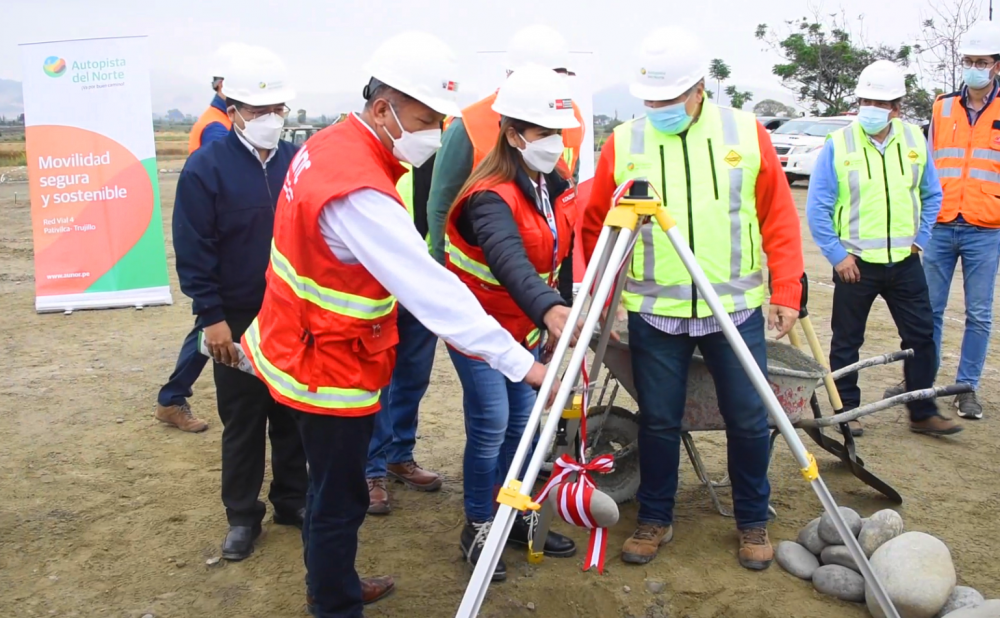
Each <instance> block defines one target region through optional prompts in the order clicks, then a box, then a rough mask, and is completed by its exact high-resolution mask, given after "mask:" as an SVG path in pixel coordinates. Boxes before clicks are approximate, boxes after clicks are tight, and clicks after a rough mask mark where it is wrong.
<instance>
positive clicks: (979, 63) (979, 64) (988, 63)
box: [962, 58, 996, 69]
mask: <svg viewBox="0 0 1000 618" xmlns="http://www.w3.org/2000/svg"><path fill="white" fill-rule="evenodd" d="M994 64H996V61H995V60H976V61H973V60H972V59H971V58H963V59H962V66H963V67H965V68H966V69H971V68H972V67H976V68H977V69H988V68H990V67H992V66H993V65H994Z"/></svg>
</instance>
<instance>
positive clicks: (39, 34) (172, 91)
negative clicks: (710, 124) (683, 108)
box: [0, 0, 987, 112]
mask: <svg viewBox="0 0 1000 618" xmlns="http://www.w3.org/2000/svg"><path fill="white" fill-rule="evenodd" d="M928 1H935V2H939V3H946V2H951V0H884V1H881V2H880V1H876V0H823V1H822V2H812V1H811V0H693V1H685V2H681V1H679V0H634V1H633V2H618V1H616V0H573V1H567V0H430V1H414V0H361V1H356V0H333V1H329V0H322V1H321V0H296V1H291V2H268V1H266V0H238V1H231V2H207V1H206V0H144V1H137V0H2V5H3V6H2V9H0V16H2V17H0V19H2V23H3V26H2V28H3V35H2V36H0V78H6V79H15V80H20V79H21V67H20V58H19V54H18V50H17V44H18V43H28V42H37V41H52V40H61V39H73V38H92V37H107V36H117V35H133V34H145V35H148V36H149V40H150V51H151V54H152V67H153V91H154V96H153V100H154V108H157V109H156V110H155V111H165V109H160V108H162V107H164V106H167V105H174V104H176V105H177V106H191V105H192V103H191V101H196V100H197V101H198V103H197V104H196V105H195V106H196V108H197V107H203V106H204V104H205V103H207V100H205V101H203V99H207V98H208V96H210V92H209V93H208V96H206V95H205V94H204V93H205V90H206V86H205V84H206V81H207V80H208V79H209V75H210V73H211V68H210V67H209V66H206V63H205V59H207V58H210V57H211V55H212V52H213V51H214V50H215V49H216V48H217V47H218V46H219V45H220V44H221V43H224V42H227V41H243V42H247V43H255V44H260V45H264V46H267V47H270V48H272V49H273V50H274V51H275V52H277V53H278V54H279V55H280V56H282V57H283V58H284V59H285V61H286V62H287V63H288V65H289V67H290V70H291V72H292V79H293V82H294V83H295V86H296V87H297V89H298V90H299V91H300V92H303V93H306V94H309V95H312V94H318V93H349V94H350V95H352V96H353V95H354V93H360V89H361V87H362V85H363V84H364V82H365V79H366V76H365V75H364V74H363V72H362V70H361V65H362V64H363V63H364V61H365V60H366V59H367V57H368V56H369V55H370V53H371V52H372V51H373V50H374V48H375V47H376V46H377V45H378V44H379V43H380V42H381V41H382V40H384V39H385V38H387V37H388V36H391V35H392V34H395V33H397V32H400V31H402V30H406V29H420V30H427V31H429V32H432V33H434V34H436V35H438V36H440V37H442V38H443V39H444V40H445V41H447V42H448V43H449V44H450V45H452V46H453V48H454V49H455V50H456V51H457V52H458V53H459V54H460V57H461V58H462V60H463V63H464V69H465V70H464V75H463V76H462V82H463V85H462V89H463V90H464V92H465V95H466V96H467V97H468V96H472V95H473V94H476V95H478V94H481V93H482V92H485V91H487V90H489V89H490V88H492V87H494V86H495V85H496V82H497V80H498V79H499V76H500V72H499V65H498V63H499V61H500V58H501V57H502V56H500V55H489V56H487V55H482V54H477V53H476V52H480V51H487V50H503V49H504V48H505V47H506V43H507V40H508V38H509V37H510V35H511V34H512V33H513V32H514V31H515V30H516V29H517V28H518V27H520V26H524V25H527V24H530V23H532V22H539V23H545V24H548V25H551V26H553V27H556V28H558V29H559V30H561V31H562V32H563V33H564V35H565V36H566V38H567V39H568V40H569V42H570V45H571V48H572V49H573V50H579V51H589V52H592V55H591V56H578V58H580V59H581V62H580V64H581V66H580V67H579V69H580V71H579V72H580V74H581V77H582V78H589V80H590V82H591V83H592V85H593V87H594V89H595V90H596V89H601V88H603V87H606V86H609V85H612V84H615V83H618V82H623V81H625V79H624V74H625V72H626V71H627V69H628V64H627V63H628V61H629V59H630V56H631V55H632V53H633V51H634V47H635V45H636V44H637V43H638V41H639V40H641V39H642V37H643V36H644V35H645V34H646V33H647V32H649V31H650V30H652V29H653V28H655V27H658V26H663V25H668V24H676V25H679V26H681V27H684V28H688V29H690V30H692V31H693V32H695V33H696V34H698V35H699V36H700V37H701V38H702V39H703V40H704V42H705V45H706V48H707V49H708V51H709V54H710V57H713V58H715V57H718V58H722V59H724V60H725V61H726V62H727V63H728V64H729V65H730V66H731V67H732V78H731V80H730V82H729V83H732V84H735V85H737V86H738V87H740V89H742V90H751V91H755V92H759V93H763V94H765V95H767V96H771V95H781V94H782V93H783V92H785V93H786V94H784V98H785V100H786V101H787V102H791V101H792V100H793V98H792V97H791V95H789V94H787V91H783V89H782V88H781V86H780V82H779V81H778V80H777V79H776V78H775V77H774V76H773V75H772V74H771V67H772V66H773V65H774V64H775V62H776V61H778V56H777V55H776V54H774V53H773V52H771V51H767V50H765V49H764V46H763V45H762V43H761V42H760V41H757V40H756V39H754V30H755V28H756V26H757V24H760V23H767V24H771V25H779V26H780V25H782V22H783V21H784V20H787V19H795V18H798V17H801V16H803V15H806V14H809V13H811V11H810V7H812V6H818V7H820V11H821V12H822V13H834V12H839V11H841V10H843V11H845V12H846V14H847V15H848V16H849V17H851V18H855V17H857V16H860V15H863V16H864V26H865V31H866V36H867V39H868V40H869V41H878V42H885V43H891V44H894V45H896V44H899V43H901V42H908V41H913V40H914V39H915V37H916V35H917V34H918V33H919V30H920V28H919V25H920V21H921V16H922V15H925V14H927V12H928V11H927V7H928ZM982 1H983V5H984V7H985V5H986V2H987V0H982ZM361 7H364V8H361ZM431 7H433V8H431ZM984 15H985V9H984ZM854 23H855V26H856V25H857V22H854ZM359 96H360V95H359ZM313 98H315V97H310V102H311V101H312V99H313ZM761 98H764V97H762V96H759V95H758V96H757V97H755V100H758V101H759V100H760V99H761ZM331 99H332V97H331ZM185 111H188V110H185ZM190 111H195V112H197V111H198V110H197V109H194V110H190ZM323 111H327V110H323ZM330 111H333V110H330Z"/></svg>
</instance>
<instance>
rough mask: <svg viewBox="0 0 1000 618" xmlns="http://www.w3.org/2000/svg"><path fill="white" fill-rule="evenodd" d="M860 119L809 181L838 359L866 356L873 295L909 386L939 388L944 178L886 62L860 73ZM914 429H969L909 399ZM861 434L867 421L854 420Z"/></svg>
mask: <svg viewBox="0 0 1000 618" xmlns="http://www.w3.org/2000/svg"><path fill="white" fill-rule="evenodd" d="M855 95H856V96H857V97H858V105H859V106H860V110H859V112H858V117H857V120H856V121H855V122H853V123H851V124H850V125H849V126H847V127H844V128H843V129H840V130H839V131H836V132H834V133H832V134H831V135H830V137H829V138H828V140H827V142H826V145H825V146H824V148H823V151H822V152H821V153H820V155H819V157H818V158H817V160H816V167H815V172H814V174H813V176H812V178H811V179H810V180H809V198H808V203H807V205H806V215H807V217H808V219H809V228H810V230H811V231H812V235H813V239H815V241H816V244H817V245H819V247H820V250H821V251H822V252H823V255H824V256H826V258H827V259H828V260H829V261H830V263H831V264H833V267H834V273H833V282H834V286H835V289H834V293H833V315H832V317H831V320H830V325H831V328H832V330H833V338H832V340H831V342H830V367H831V369H832V370H833V371H836V370H838V369H841V368H843V367H846V366H848V365H851V364H854V363H856V362H858V351H859V350H860V349H861V344H863V343H864V340H865V326H866V324H867V322H868V314H869V312H870V311H871V307H872V303H873V302H875V298H876V297H877V296H881V297H882V298H883V299H884V300H885V302H886V304H887V305H888V306H889V311H890V313H892V317H893V320H894V321H895V322H896V328H898V329H899V334H900V336H901V337H902V339H903V348H912V349H913V353H914V356H913V358H912V359H909V360H907V361H906V362H905V365H904V370H903V372H904V375H905V377H906V390H908V391H910V390H917V389H923V388H931V387H932V386H934V373H935V370H936V364H937V361H936V358H937V357H936V354H937V352H936V347H935V345H934V322H933V313H932V311H931V305H930V297H929V296H928V292H927V280H926V278H925V277H924V269H923V266H922V265H921V264H920V256H919V252H920V250H921V248H922V247H925V246H927V243H928V242H929V241H930V237H931V228H932V227H933V225H934V220H935V219H936V218H937V214H938V211H939V210H940V208H941V195H942V193H941V185H940V183H939V182H938V178H937V174H936V172H935V169H934V162H933V161H931V160H930V157H929V156H928V151H927V142H926V140H925V139H924V135H923V133H922V132H921V130H920V128H919V127H916V126H914V125H911V124H907V123H904V122H903V121H902V120H900V119H899V114H900V103H901V102H902V99H903V97H904V96H905V95H906V78H905V76H904V75H903V72H902V71H901V70H900V69H899V68H898V67H897V66H896V65H895V64H893V63H892V62H890V61H888V60H880V61H878V62H875V63H874V64H871V65H869V66H868V67H867V68H865V70H864V71H862V72H861V75H860V77H859V78H858V86H857V89H856V90H855ZM837 390H839V391H840V397H841V399H842V400H843V402H844V410H853V409H854V408H857V407H858V406H860V405H861V389H859V388H858V374H857V373H852V374H848V375H846V376H844V377H842V378H840V379H839V380H837ZM907 407H908V408H909V411H910V430H911V431H913V432H916V433H927V434H935V435H947V434H953V433H958V432H959V431H961V430H962V428H961V427H960V426H959V425H958V424H956V423H955V422H954V421H953V420H950V419H946V418H944V417H942V416H941V415H940V413H939V412H938V408H937V404H936V403H935V402H934V400H933V399H924V400H920V401H913V402H910V403H908V404H907ZM852 431H853V432H854V433H855V434H857V433H858V432H859V431H860V427H852Z"/></svg>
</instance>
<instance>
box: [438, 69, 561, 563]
mask: <svg viewBox="0 0 1000 618" xmlns="http://www.w3.org/2000/svg"><path fill="white" fill-rule="evenodd" d="M493 110H494V111H495V112H496V113H498V114H500V116H501V123H500V134H499V136H498V138H497V141H496V143H495V145H494V146H493V150H491V151H490V153H489V154H488V155H487V156H486V158H485V159H484V160H483V162H482V163H481V164H480V165H479V166H478V167H477V168H476V169H475V171H473V173H472V175H471V176H470V177H469V179H468V180H467V181H466V183H465V186H464V187H462V189H461V190H460V191H459V197H458V199H456V201H455V203H454V204H453V205H452V207H451V209H450V211H449V213H448V218H447V227H446V236H445V245H446V266H447V268H448V269H449V270H451V271H452V272H453V273H455V274H456V275H457V276H458V278H459V279H461V281H462V282H463V283H465V284H466V285H467V286H469V289H470V290H471V291H472V293H473V294H474V295H475V296H476V298H477V299H479V302H480V303H481V304H482V306H483V309H485V310H486V313H488V314H489V315H491V316H493V317H494V318H496V320H497V322H499V323H500V325H501V326H503V327H504V328H505V329H507V331H508V332H510V334H511V335H513V337H514V339H515V340H516V341H520V342H521V343H522V345H523V346H524V347H525V348H527V349H529V350H532V351H533V353H534V354H536V358H537V355H538V353H539V349H540V347H541V346H540V344H541V341H542V336H541V335H542V331H543V330H546V331H548V334H549V336H550V337H551V338H552V340H553V341H554V340H555V339H557V338H558V337H559V336H560V335H561V334H562V331H563V329H564V328H565V326H566V321H567V319H568V317H569V312H570V308H569V307H568V304H569V302H570V301H571V298H572V285H573V277H572V272H571V269H572V258H571V251H570V250H571V244H572V237H573V223H574V222H573V218H574V216H575V213H576V208H575V198H576V196H575V193H574V191H573V190H572V189H571V188H570V183H569V182H568V180H567V179H566V178H564V177H563V175H561V174H560V173H559V172H557V171H556V163H557V162H558V161H559V160H560V158H561V157H562V154H563V142H562V135H561V131H562V129H571V128H575V127H578V126H579V121H578V120H577V119H576V117H575V115H574V113H573V101H572V100H571V97H570V90H569V88H568V85H567V82H566V80H565V79H564V78H562V77H560V76H559V75H557V74H556V73H554V72H552V71H550V70H548V69H543V68H540V67H539V68H537V70H536V69H535V68H528V69H523V70H519V71H517V72H515V73H514V74H512V75H511V76H510V77H509V78H508V79H507V81H506V82H505V83H504V85H503V86H502V87H501V88H500V92H499V93H498V95H497V98H496V101H495V102H494V104H493ZM560 274H561V275H562V277H560ZM560 290H561V291H562V293H560ZM448 351H449V353H450V354H451V358H452V362H453V363H454V364H455V369H456V371H457V372H458V376H459V378H460V379H461V381H462V388H463V390H464V409H465V433H466V446H465V459H464V467H465V474H464V490H465V515H466V520H467V521H466V525H465V527H464V529H463V530H462V536H461V548H462V552H463V554H464V555H465V556H466V558H467V559H468V561H469V562H470V564H473V565H475V563H476V562H477V561H478V559H479V554H480V552H481V551H482V548H483V544H484V542H485V541H486V537H487V535H488V534H489V530H490V526H491V523H492V519H493V507H494V500H493V498H494V495H495V494H494V488H495V487H496V486H498V485H500V484H502V483H503V481H504V478H505V477H506V475H507V471H508V468H509V467H510V464H511V460H512V459H513V457H514V453H515V451H516V450H517V445H518V443H519V442H520V439H521V435H522V433H523V432H524V430H525V426H526V425H527V422H528V417H529V416H530V415H531V409H532V407H533V406H534V403H535V397H536V392H535V390H534V389H532V388H531V387H530V386H528V385H525V384H519V383H514V382H511V381H510V380H508V379H507V378H505V377H504V376H503V375H502V374H501V373H500V372H499V371H497V370H495V369H491V368H490V366H489V365H488V364H487V363H486V362H485V361H483V360H481V359H479V358H475V357H471V356H468V355H465V354H462V353H461V352H459V351H458V350H456V349H454V348H453V347H451V346H449V348H448ZM530 525H531V524H530V521H529V519H528V518H527V517H518V518H517V519H516V521H515V524H514V527H513V529H512V530H511V533H510V536H509V538H508V542H511V543H515V544H520V545H525V546H526V545H527V544H528V538H529V527H530ZM544 551H545V554H546V555H549V556H557V557H569V556H572V555H573V554H574V553H575V552H576V546H575V545H574V543H573V541H571V540H570V539H568V538H566V537H564V536H562V535H559V534H555V533H553V532H550V533H549V536H548V538H547V539H546V541H545V547H544ZM505 578H506V566H505V565H504V563H503V561H502V560H501V561H500V562H499V563H498V564H497V568H496V571H495V572H494V575H493V580H494V581H502V580H503V579H505Z"/></svg>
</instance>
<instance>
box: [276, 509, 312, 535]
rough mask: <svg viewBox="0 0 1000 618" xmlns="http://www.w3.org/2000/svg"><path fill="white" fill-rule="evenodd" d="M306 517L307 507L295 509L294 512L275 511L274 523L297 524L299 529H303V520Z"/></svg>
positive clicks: (282, 524)
mask: <svg viewBox="0 0 1000 618" xmlns="http://www.w3.org/2000/svg"><path fill="white" fill-rule="evenodd" d="M305 519H306V508H305V507H302V508H301V509H299V510H297V511H295V512H294V513H286V512H282V511H275V512H274V523H276V524H278V525H279V526H295V527H296V528H298V529H299V530H301V529H302V522H304V521H305Z"/></svg>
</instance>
